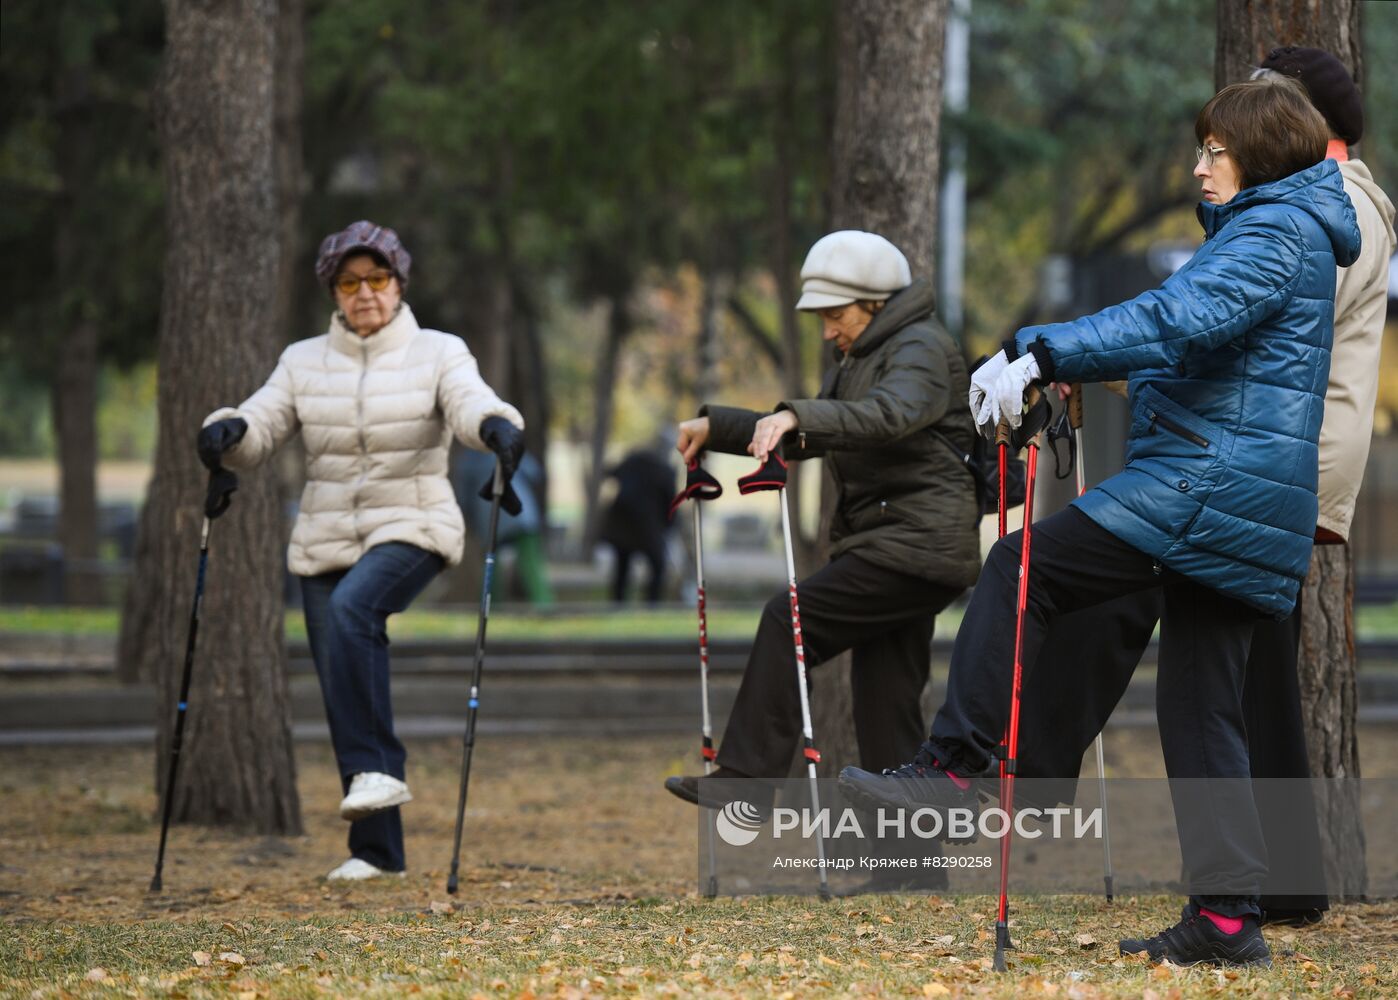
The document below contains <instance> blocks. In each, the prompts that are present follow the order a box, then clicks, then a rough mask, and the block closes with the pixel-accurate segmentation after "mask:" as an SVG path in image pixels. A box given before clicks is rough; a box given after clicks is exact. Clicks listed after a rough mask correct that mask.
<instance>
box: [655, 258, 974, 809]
mask: <svg viewBox="0 0 1398 1000" xmlns="http://www.w3.org/2000/svg"><path fill="white" fill-rule="evenodd" d="M801 277H802V279H803V286H802V290H803V294H802V296H801V300H800V302H798V303H797V308H798V309H800V310H803V311H807V312H815V313H818V314H819V315H820V317H821V323H822V328H823V337H824V339H825V340H826V341H827V342H831V343H833V345H834V347H835V356H836V359H837V361H838V364H837V365H835V366H834V367H833V368H832V369H831V371H830V372H829V374H828V375H827V376H826V379H825V384H824V385H823V386H822V388H821V391H820V395H819V396H817V397H816V398H815V399H794V400H785V401H783V402H781V403H779V404H778V405H777V407H776V409H775V411H774V412H772V413H770V414H766V415H763V414H759V413H755V412H752V411H750V410H741V409H735V408H732V407H723V406H713V405H706V406H704V407H703V408H702V409H701V411H700V416H699V417H697V418H695V419H693V420H687V421H685V422H684V423H682V424H681V425H680V427H679V440H678V445H677V446H678V448H679V451H680V452H681V453H682V454H683V455H684V457H685V460H686V461H691V460H693V459H694V458H695V457H696V456H698V454H699V453H700V452H701V451H703V450H704V449H710V450H713V451H720V452H728V453H733V454H744V453H746V454H751V455H753V456H755V457H756V458H757V459H758V460H759V461H762V462H765V461H766V460H767V457H768V454H769V453H770V452H771V451H773V450H774V449H776V447H777V446H778V444H781V445H782V453H783V456H784V457H785V458H786V459H788V460H792V459H802V458H813V457H823V458H824V459H825V462H826V466H827V467H828V468H829V469H830V472H831V475H832V477H833V479H834V481H835V487H836V496H837V500H836V505H835V513H834V518H833V519H832V521H831V526H830V542H831V548H830V562H829V563H828V564H826V565H825V566H824V567H823V568H821V569H820V570H818V571H817V572H815V573H813V574H812V575H811V576H809V577H808V578H806V579H805V580H802V581H801V582H800V584H799V592H800V603H801V628H802V639H803V642H804V646H805V655H806V662H807V665H808V666H812V667H814V666H816V665H818V664H820V663H821V662H822V661H824V660H828V659H830V658H831V657H834V656H836V655H838V654H839V653H842V652H844V651H845V650H852V651H853V662H852V669H851V673H850V681H851V686H852V688H853V696H854V698H853V701H854V722H855V732H856V736H857V739H858V744H859V756H860V760H861V761H862V766H864V767H867V768H883V767H893V766H896V765H897V764H898V763H899V762H901V761H902V760H903V759H905V757H906V755H907V754H908V753H912V752H915V751H916V749H917V747H918V745H919V744H920V743H921V741H922V738H923V734H924V731H925V728H926V727H925V725H924V724H923V719H922V713H921V710H920V708H919V699H920V697H921V694H922V689H923V687H924V686H925V685H926V683H927V675H928V669H929V646H930V643H931V639H932V628H933V624H934V620H935V616H936V615H937V613H938V612H939V611H941V610H942V609H943V608H945V607H946V606H947V605H948V604H949V603H951V601H952V600H954V599H955V598H956V597H957V596H958V595H960V594H961V592H962V591H963V590H965V589H966V587H968V586H970V585H971V584H972V583H974V582H975V579H976V575H977V573H978V572H979V570H980V550H979V542H978V536H977V520H978V508H977V503H976V496H975V484H974V481H973V480H972V478H971V475H970V473H969V471H968V470H967V469H966V468H965V466H964V465H963V463H962V462H961V459H960V455H959V454H958V449H959V450H960V451H961V452H962V453H964V452H966V451H969V450H970V449H971V445H972V442H973V440H974V435H975V428H974V426H973V425H972V422H971V417H970V414H969V413H967V411H966V407H965V405H964V403H963V401H964V399H965V397H966V394H967V392H968V391H969V384H970V383H969V377H968V375H967V370H966V363H965V360H964V359H963V358H962V356H961V352H960V351H959V350H958V348H957V346H956V344H955V342H954V341H953V340H952V339H951V338H950V337H949V336H948V335H947V334H946V332H945V331H944V330H942V328H941V326H940V325H939V324H938V322H937V320H936V318H935V316H934V315H933V307H934V299H933V293H932V288H931V283H930V282H929V281H927V280H926V279H919V280H918V281H913V280H912V277H911V273H910V271H909V268H908V262H907V260H906V258H904V256H903V254H902V253H901V252H900V251H899V250H898V249H897V247H895V246H894V245H893V244H892V243H890V242H888V240H886V239H884V238H883V237H881V236H876V235H874V234H873V233H864V232H857V231H843V232H837V233H832V234H830V235H828V236H826V237H824V238H823V239H821V240H820V241H819V242H817V243H816V244H815V246H814V247H812V248H811V252H810V254H809V255H808V256H807V258H806V263H805V265H804V266H803V267H802V269H801ZM794 657H795V654H794V652H793V644H792V636H791V616H790V609H789V607H788V599H787V594H786V592H785V591H783V592H781V593H779V594H777V595H776V596H774V597H773V598H772V600H770V601H769V602H768V603H767V606H766V608H765V609H764V611H763V614H762V619H761V623H760V624H759V626H758V630H757V637H756V639H755V640H754V642H753V648H752V653H751V654H750V656H749V659H748V663H747V667H746V669H745V670H744V673H743V682H742V686H741V688H740V689H739V691H738V697H737V701H736V702H735V704H734V706H733V711H732V714H731V715H730V716H729V720H728V727H727V729H726V731H725V733H724V737H723V742H722V744H721V746H720V750H719V753H718V764H719V767H718V768H717V769H716V770H715V772H714V777H716V778H719V779H732V778H743V777H747V778H762V779H769V780H771V779H780V778H784V777H786V775H787V772H788V770H789V769H790V766H791V762H792V759H793V756H794V754H795V750H796V747H797V745H798V742H799V740H800V734H801V716H800V692H799V690H798V688H797V680H796V676H797V675H796V666H795V659H794ZM900 754H903V755H904V756H902V757H900V756H899V755H900ZM705 781H707V779H704V780H702V781H701V780H700V779H699V778H696V777H680V778H671V779H669V780H668V781H667V782H666V788H668V789H669V790H670V791H671V792H673V793H674V794H676V795H678V796H679V797H681V798H683V799H686V800H687V801H690V802H696V803H697V802H699V801H700V799H701V797H702V798H703V801H704V803H705V804H706V805H709V804H721V802H722V799H723V796H722V795H721V794H720V793H718V792H713V793H709V794H705V793H704V792H703V787H704V784H705ZM716 787H717V788H720V789H721V788H724V787H725V786H724V785H722V784H720V785H717V786H716ZM727 787H729V788H731V787H733V786H731V785H729V786H727Z"/></svg>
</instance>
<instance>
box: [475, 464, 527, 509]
mask: <svg viewBox="0 0 1398 1000" xmlns="http://www.w3.org/2000/svg"><path fill="white" fill-rule="evenodd" d="M476 496H478V497H480V498H481V499H482V500H494V499H495V473H493V472H492V473H491V474H490V478H489V479H487V480H486V481H485V482H484V483H483V484H482V485H481V489H480V492H479V493H477V494H476ZM500 509H501V510H503V511H504V512H505V513H506V514H509V515H510V516H511V517H519V515H520V513H521V512H522V511H523V510H524V502H523V501H522V500H520V498H519V494H518V493H516V492H515V488H514V486H513V485H511V484H510V483H508V482H507V483H506V484H505V489H504V491H503V492H502V493H501V494H500Z"/></svg>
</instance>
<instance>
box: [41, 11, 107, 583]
mask: <svg viewBox="0 0 1398 1000" xmlns="http://www.w3.org/2000/svg"><path fill="white" fill-rule="evenodd" d="M61 23H62V24H63V28H62V29H61V30H60V40H59V44H60V45H62V46H63V47H64V51H65V52H68V53H75V52H89V54H90V48H85V47H84V46H83V45H82V44H81V42H79V41H78V40H77V39H76V38H74V37H73V36H74V35H75V34H77V29H76V27H75V23H76V15H74V14H73V13H72V12H65V15H64V16H62V17H61ZM54 97H55V109H56V112H57V115H56V116H57V118H58V126H59V136H60V146H61V148H62V150H63V155H62V156H60V157H59V162H58V170H59V176H60V177H61V178H62V182H63V193H62V197H61V200H60V203H59V215H58V225H57V227H56V233H55V251H56V252H55V264H56V270H57V274H58V287H59V289H60V290H61V291H62V293H63V294H62V295H61V296H60V300H59V302H58V307H59V310H58V315H59V329H60V331H61V333H60V336H61V337H62V340H61V342H60V344H59V345H58V350H57V351H56V354H57V369H56V371H55V372H54V380H53V385H52V387H51V388H50V390H49V402H50V409H51V412H52V414H53V429H54V438H55V442H56V444H57V446H58V463H59V508H58V543H59V545H61V546H62V548H63V565H64V578H63V591H64V592H63V599H64V600H65V601H66V602H67V603H69V604H81V605H93V604H100V603H101V602H102V596H103V595H102V578H101V576H100V575H99V573H98V572H97V556H98V520H97V518H98V512H97V371H98V361H97V357H98V342H99V339H100V336H101V329H100V327H99V326H98V324H97V320H96V314H97V309H96V307H95V305H94V303H93V300H92V297H91V293H90V291H89V290H88V287H87V280H86V278H85V276H84V275H83V273H82V269H81V263H82V261H83V253H84V251H85V250H86V249H87V248H88V241H87V239H86V236H85V234H84V232H83V225H84V220H83V213H82V210H81V208H80V207H79V206H80V202H81V201H82V200H83V196H84V194H85V193H86V192H87V191H89V190H90V189H91V188H92V186H93V181H94V178H95V175H96V173H97V170H98V165H99V163H100V159H101V155H102V154H101V149H100V146H99V144H98V141H97V138H96V133H95V130H94V128H93V124H94V121H95V118H96V115H97V114H98V112H97V110H96V108H95V107H94V102H93V93H92V70H91V67H90V66H89V65H88V64H87V62H86V61H85V60H75V63H74V64H73V65H68V66H65V68H64V70H63V71H62V72H61V73H60V74H59V76H58V83H57V88H56V93H55V95H54Z"/></svg>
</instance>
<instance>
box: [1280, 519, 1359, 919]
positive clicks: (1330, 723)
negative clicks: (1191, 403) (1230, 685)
mask: <svg viewBox="0 0 1398 1000" xmlns="http://www.w3.org/2000/svg"><path fill="white" fill-rule="evenodd" d="M1297 673H1298V675H1299V677H1298V679H1299V681H1300V687H1301V706H1302V716H1303V718H1304V720H1305V724H1306V754H1307V756H1308V757H1309V758H1310V762H1311V774H1313V775H1315V776H1316V777H1318V778H1339V779H1345V780H1341V781H1318V782H1316V808H1317V812H1318V813H1319V818H1320V838H1321V844H1322V854H1323V856H1324V858H1325V866H1326V870H1325V880H1326V884H1327V885H1329V887H1330V895H1331V897H1332V898H1334V899H1356V898H1359V897H1361V896H1363V895H1364V891H1365V884H1366V882H1367V881H1368V876H1367V866H1366V865H1365V863H1364V826H1363V824H1362V823H1361V822H1360V816H1361V815H1362V813H1361V809H1360V802H1359V740H1358V733H1357V718H1358V713H1359V692H1358V687H1359V677H1358V670H1357V660H1356V657H1355V655H1354V563H1353V560H1352V559H1351V558H1350V550H1349V546H1348V545H1317V546H1316V547H1315V549H1314V550H1312V552H1311V571H1310V574H1309V575H1308V576H1307V577H1306V584H1305V588H1304V590H1303V591H1302V594H1301V652H1300V657H1299V659H1298V662H1297Z"/></svg>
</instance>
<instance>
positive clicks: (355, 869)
mask: <svg viewBox="0 0 1398 1000" xmlns="http://www.w3.org/2000/svg"><path fill="white" fill-rule="evenodd" d="M380 875H397V876H398V877H399V878H402V877H403V873H402V872H390V871H385V870H384V869H382V868H375V867H374V866H373V865H371V864H369V862H367V861H361V860H360V859H359V858H350V859H349V860H348V861H346V862H345V863H344V864H342V865H340V866H339V867H338V868H335V869H333V870H332V871H331V872H330V874H329V875H327V876H325V880H326V881H327V882H363V881H364V880H365V879H366V878H378V877H379V876H380Z"/></svg>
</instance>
